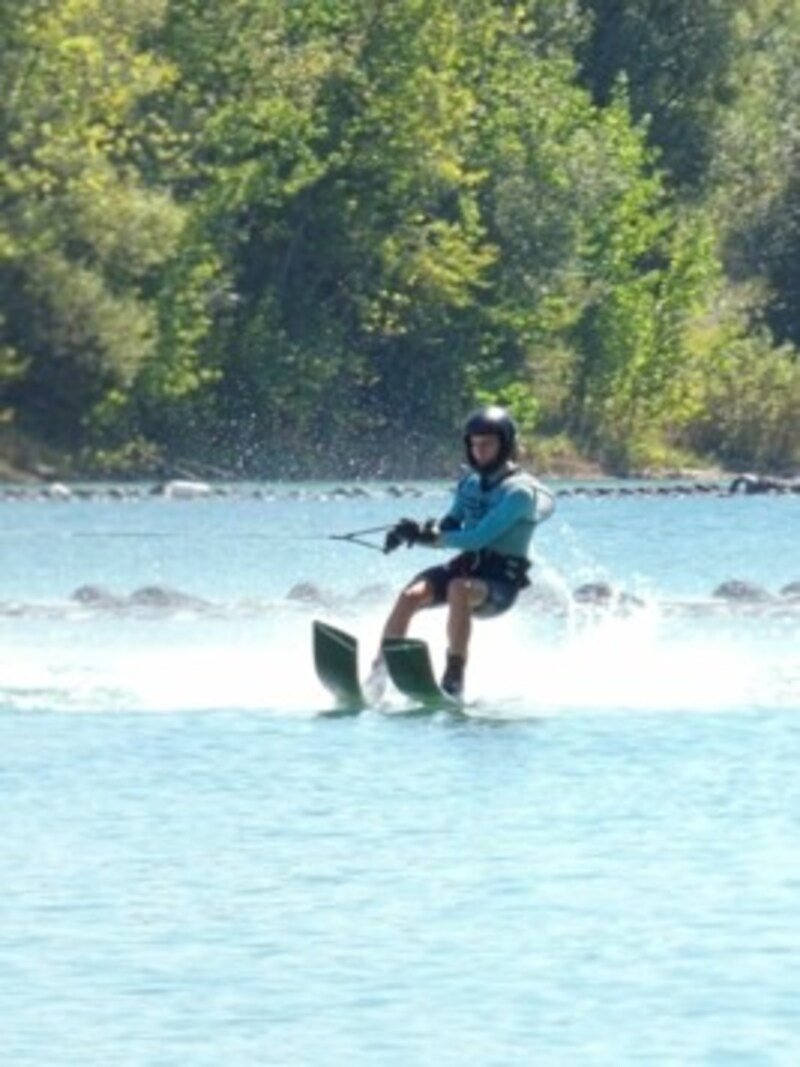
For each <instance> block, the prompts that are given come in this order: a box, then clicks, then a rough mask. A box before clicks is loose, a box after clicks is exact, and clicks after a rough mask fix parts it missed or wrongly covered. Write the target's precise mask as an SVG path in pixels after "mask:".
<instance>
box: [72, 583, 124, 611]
mask: <svg viewBox="0 0 800 1067" xmlns="http://www.w3.org/2000/svg"><path fill="white" fill-rule="evenodd" d="M71 599H72V600H74V601H76V603H78V604H86V605H87V606H88V607H92V608H107V609H108V608H119V607H122V605H123V604H124V603H125V600H124V599H123V598H122V597H118V596H117V595H116V593H112V592H111V591H110V590H109V589H106V588H105V586H102V585H81V586H79V587H78V588H77V589H76V590H75V591H74V592H73V594H72V597H71Z"/></svg>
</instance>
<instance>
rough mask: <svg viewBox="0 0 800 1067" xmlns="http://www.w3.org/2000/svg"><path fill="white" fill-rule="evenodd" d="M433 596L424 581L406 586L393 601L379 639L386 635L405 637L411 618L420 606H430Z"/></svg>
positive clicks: (419, 609)
mask: <svg viewBox="0 0 800 1067" xmlns="http://www.w3.org/2000/svg"><path fill="white" fill-rule="evenodd" d="M432 600H433V596H432V594H431V590H430V587H429V586H428V583H427V582H426V581H419V582H414V584H413V585H409V586H407V587H406V588H405V589H404V590H403V591H402V593H401V594H400V596H399V597H398V598H397V600H396V601H395V604H394V607H393V608H392V610H391V612H390V613H389V618H388V619H387V620H386V625H385V626H384V628H383V635H382V637H381V640H384V639H385V638H387V637H405V636H406V634H407V633H408V627H409V625H410V623H411V620H412V619H413V617H414V616H415V615H416V613H417V612H418V611H421V610H422V608H427V607H430V604H431V601H432Z"/></svg>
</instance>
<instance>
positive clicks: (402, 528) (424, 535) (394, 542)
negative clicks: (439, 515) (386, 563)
mask: <svg viewBox="0 0 800 1067" xmlns="http://www.w3.org/2000/svg"><path fill="white" fill-rule="evenodd" d="M436 538H437V532H436V527H435V524H434V522H433V519H428V521H427V522H426V523H425V525H424V526H420V524H419V523H418V522H415V521H414V519H401V520H400V522H398V523H397V525H395V526H393V527H392V528H391V530H390V531H389V532H388V533H387V535H386V540H385V541H384V542H383V551H384V552H394V550H395V549H396V548H399V547H400V545H407V546H408V547H409V548H411V546H412V545H432V544H434V543H435V541H436Z"/></svg>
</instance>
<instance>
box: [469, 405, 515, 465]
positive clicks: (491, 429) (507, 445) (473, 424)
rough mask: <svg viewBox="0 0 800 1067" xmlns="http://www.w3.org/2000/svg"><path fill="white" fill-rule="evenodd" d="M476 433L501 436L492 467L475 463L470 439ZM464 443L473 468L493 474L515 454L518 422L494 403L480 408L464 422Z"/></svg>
mask: <svg viewBox="0 0 800 1067" xmlns="http://www.w3.org/2000/svg"><path fill="white" fill-rule="evenodd" d="M476 434H493V435H494V436H495V437H499V438H500V451H499V452H498V453H497V459H496V460H495V461H494V463H493V464H492V465H491V467H490V468H486V467H480V468H479V467H477V466H476V464H475V460H474V459H473V456H472V449H471V448H470V443H469V439H470V437H472V436H473V435H476ZM464 445H465V446H466V449H467V462H468V463H469V465H470V467H472V468H473V470H479V471H480V473H481V474H492V473H493V472H494V471H496V470H499V469H500V468H501V467H502V466H503V464H504V463H506V462H507V461H508V460H509V459H512V458H513V456H514V453H515V451H516V447H517V427H516V424H515V423H514V420H513V419H512V418H511V416H510V415H509V414H508V412H507V411H506V410H505V408H500V407H497V406H496V405H494V404H493V405H491V406H490V407H488V408H480V409H479V410H478V411H473V413H472V414H471V415H470V417H469V418H468V419H467V421H466V422H465V423H464Z"/></svg>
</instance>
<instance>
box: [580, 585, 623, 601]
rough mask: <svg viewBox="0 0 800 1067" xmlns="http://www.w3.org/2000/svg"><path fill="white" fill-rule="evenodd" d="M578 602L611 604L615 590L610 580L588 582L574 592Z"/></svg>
mask: <svg viewBox="0 0 800 1067" xmlns="http://www.w3.org/2000/svg"><path fill="white" fill-rule="evenodd" d="M572 599H573V600H575V601H576V602H577V603H578V604H609V603H610V602H611V601H612V600H613V599H614V590H613V589H612V588H611V586H610V585H609V584H608V582H586V583H585V585H579V586H578V588H577V589H575V590H574V592H573V594H572Z"/></svg>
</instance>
